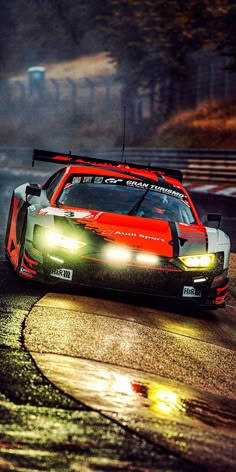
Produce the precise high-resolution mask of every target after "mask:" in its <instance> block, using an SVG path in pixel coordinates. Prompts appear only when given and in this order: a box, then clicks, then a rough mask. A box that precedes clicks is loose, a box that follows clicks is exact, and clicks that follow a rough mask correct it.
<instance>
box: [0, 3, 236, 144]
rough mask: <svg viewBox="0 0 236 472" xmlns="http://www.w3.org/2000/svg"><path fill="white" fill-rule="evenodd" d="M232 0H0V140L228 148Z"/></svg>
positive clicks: (234, 88)
mask: <svg viewBox="0 0 236 472" xmlns="http://www.w3.org/2000/svg"><path fill="white" fill-rule="evenodd" d="M234 3H235V2H234V1H231V0H214V1H208V0H190V1H189V2H188V3H186V2H185V1H182V0H170V1H167V2H164V1H163V0H162V1H161V0H142V1H141V0H140V1H139V0H135V1H134V0H125V1H122V0H96V1H94V0H86V1H84V0H77V1H75V0H43V1H39V0H12V1H11V2H9V1H7V0H1V1H0V9H1V11H0V32H1V33H0V56H1V61H0V63H1V72H0V124H1V126H0V145H4V146H23V147H27V146H30V147H44V148H45V147H46V148H49V149H58V150H61V151H68V149H72V150H78V149H91V150H92V149H98V148H99V149H104V148H109V147H113V146H120V145H121V144H122V126H123V112H124V107H125V108H126V113H127V120H126V123H127V129H126V142H127V145H130V146H164V147H211V148H234V147H236V143H235V142H234V140H235V138H234V134H235V127H236V121H235V113H236V111H235V110H236V108H235V97H236V85H235V70H236V61H235V57H236V46H235V44H236V32H235V26H234V25H235V20H236V6H235V4H234ZM35 67H36V68H39V69H33V70H32V69H31V68H35ZM40 68H41V69H40Z"/></svg>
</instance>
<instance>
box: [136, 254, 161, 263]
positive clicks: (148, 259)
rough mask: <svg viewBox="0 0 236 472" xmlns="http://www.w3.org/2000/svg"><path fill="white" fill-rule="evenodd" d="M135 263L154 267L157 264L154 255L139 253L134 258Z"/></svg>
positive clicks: (156, 258)
mask: <svg viewBox="0 0 236 472" xmlns="http://www.w3.org/2000/svg"><path fill="white" fill-rule="evenodd" d="M136 261H137V262H139V263H140V264H147V265H155V264H157V263H158V257H157V256H155V255H154V254H145V253H140V254H138V255H137V256H136Z"/></svg>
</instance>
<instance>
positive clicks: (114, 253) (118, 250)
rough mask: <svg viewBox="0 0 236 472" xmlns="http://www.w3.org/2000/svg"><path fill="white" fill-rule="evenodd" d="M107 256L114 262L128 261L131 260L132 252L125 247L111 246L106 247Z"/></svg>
mask: <svg viewBox="0 0 236 472" xmlns="http://www.w3.org/2000/svg"><path fill="white" fill-rule="evenodd" d="M105 256H106V258H107V259H110V260H113V261H114V262H121V263H122V262H128V261H129V260H130V252H129V250H128V249H125V248H123V247H109V248H108V249H106V252H105Z"/></svg>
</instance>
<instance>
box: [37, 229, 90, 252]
mask: <svg viewBox="0 0 236 472" xmlns="http://www.w3.org/2000/svg"><path fill="white" fill-rule="evenodd" d="M46 242H47V244H48V245H49V246H60V247H63V248H64V249H69V250H70V251H75V250H76V249H79V248H81V247H83V246H86V244H85V243H83V242H82V241H78V240H76V239H71V238H68V237H67V236H63V235H62V234H58V233H54V232H53V231H46Z"/></svg>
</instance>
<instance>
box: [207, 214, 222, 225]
mask: <svg viewBox="0 0 236 472" xmlns="http://www.w3.org/2000/svg"><path fill="white" fill-rule="evenodd" d="M207 222H209V223H216V224H217V228H219V227H220V222H221V215H220V214H219V213H208V215H207Z"/></svg>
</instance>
